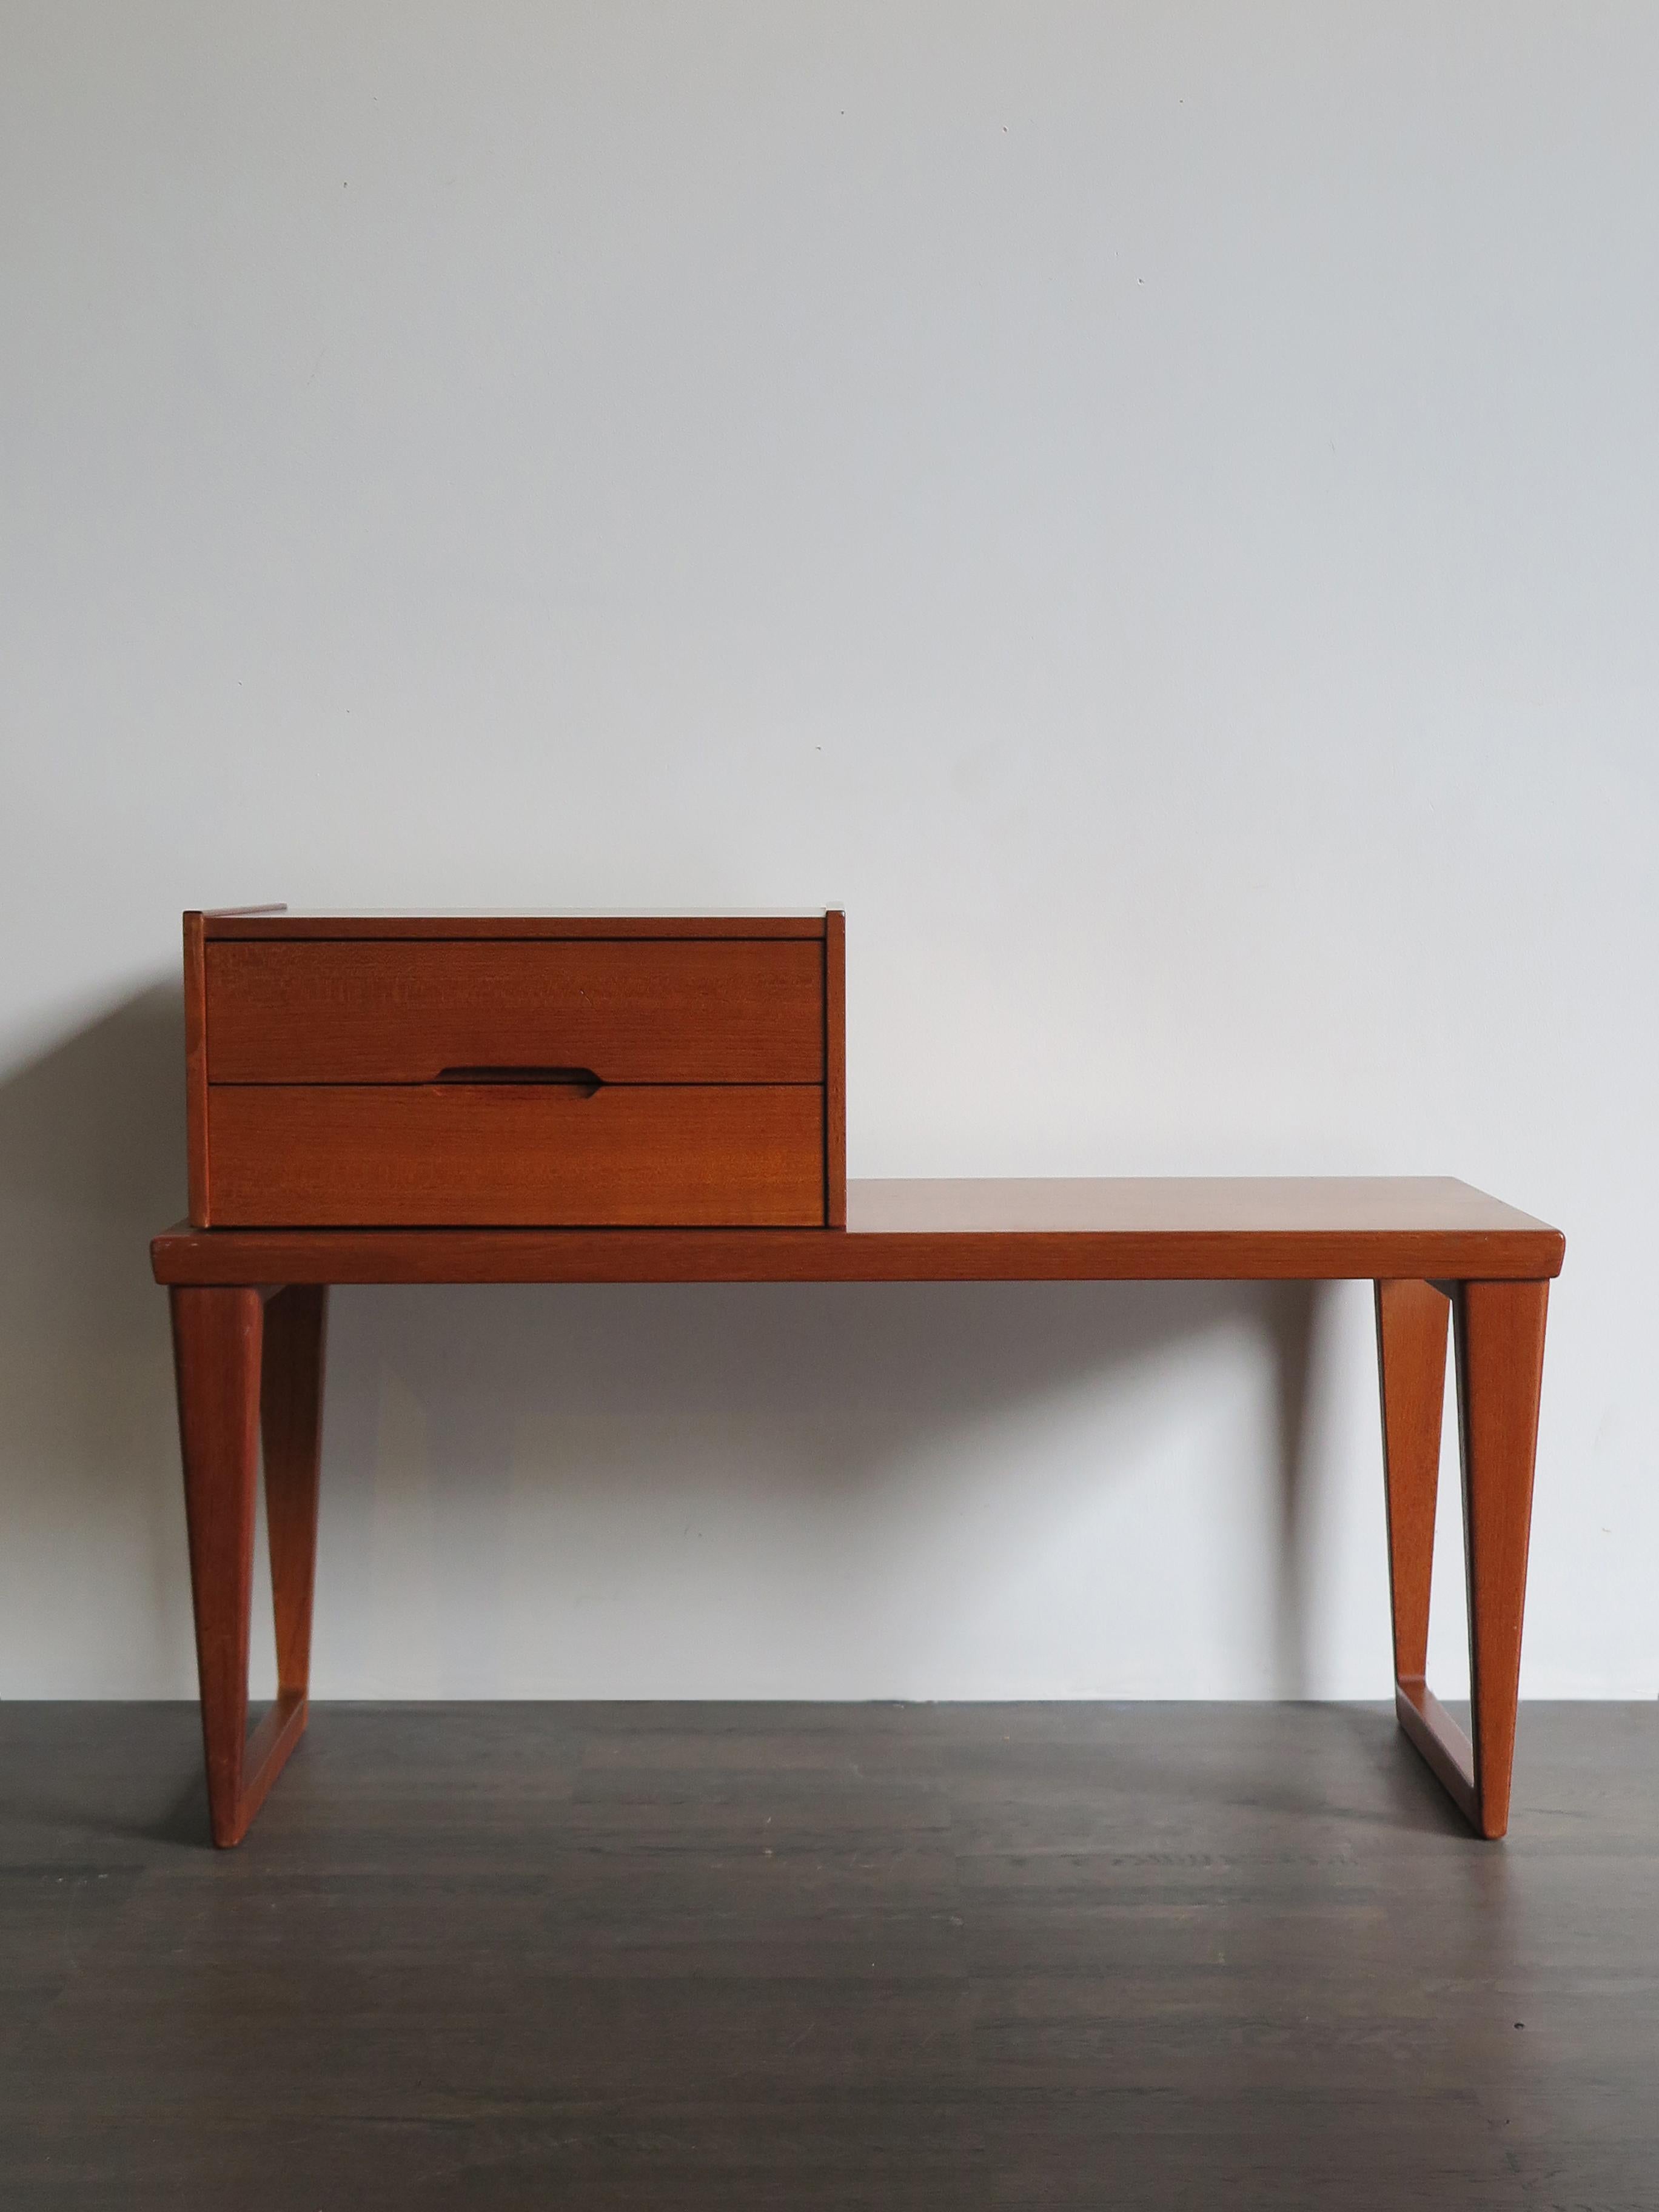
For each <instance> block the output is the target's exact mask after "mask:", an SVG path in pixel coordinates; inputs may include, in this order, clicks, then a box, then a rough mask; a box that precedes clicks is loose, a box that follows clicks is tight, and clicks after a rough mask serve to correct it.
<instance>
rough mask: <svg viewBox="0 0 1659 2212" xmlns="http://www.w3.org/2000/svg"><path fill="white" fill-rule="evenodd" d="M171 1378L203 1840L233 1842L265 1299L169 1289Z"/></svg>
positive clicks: (235, 1292)
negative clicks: (206, 1817) (201, 1755)
mask: <svg viewBox="0 0 1659 2212" xmlns="http://www.w3.org/2000/svg"><path fill="white" fill-rule="evenodd" d="M171 1303H172V1310H173V1370H174V1375H175V1378H176V1380H177V1383H178V1389H179V1451H180V1456H181V1457H182V1459H183V1462H184V1473H185V1520H186V1522H187V1525H188V1528H189V1534H190V1585H191V1601H192V1603H193V1606H194V1608H195V1615H196V1663H197V1673H198V1675H199V1678H200V1683H201V1692H202V1741H203V1747H204V1752H205V1754H206V1759H207V1781H208V1802H209V1806H210V1811H211V1815H212V1822H213V1839H214V1841H215V1842H216V1843H217V1844H234V1843H238V1842H240V1839H241V1834H242V1828H241V1825H240V1819H239V1814H240V1798H241V1790H242V1772H243V1769H242V1757H243V1739H244V1737H245V1735H246V1729H247V1660H248V1624H249V1620H250V1618H251V1601H252V1586H253V1528H254V1510H255V1504H256V1497H255V1486H256V1485H257V1483H258V1474H259V1420H258V1409H259V1364H260V1350H261V1339H262V1334H263V1321H262V1308H263V1304H264V1301H263V1300H262V1299H261V1297H260V1295H259V1293H258V1291H257V1290H252V1289H230V1290H196V1289H180V1290H175V1291H173V1294H172V1301H171Z"/></svg>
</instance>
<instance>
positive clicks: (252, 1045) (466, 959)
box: [205, 939, 824, 1211]
mask: <svg viewBox="0 0 1659 2212" xmlns="http://www.w3.org/2000/svg"><path fill="white" fill-rule="evenodd" d="M823 965H824V963H823V945H822V943H821V942H819V943H814V942H811V941H807V942H789V941H787V940H786V941H781V942H773V941H765V940H760V939H732V940H728V941H725V942H721V941H720V940H718V939H702V940H699V939H692V940H690V941H685V942H678V943H676V942H671V941H666V940H660V941H653V940H650V939H646V940H643V941H637V942H629V941H627V940H613V939H595V940H592V941H589V942H586V943H582V942H578V943H572V944H562V943H536V942H529V941H524V940H516V939H513V940H507V941H505V942H501V943H489V942H461V941H448V940H428V941H425V942H422V941H419V940H416V941H412V942H402V943H398V942H388V941H381V940H377V939H370V940H367V941H364V942H361V943H351V942H345V941H339V942H331V941H326V940H324V941H317V942H282V941H277V942H265V943H259V942H241V941H237V940H230V941H226V942H216V943H211V944H210V945H208V946H207V947H206V992H205V997H206V1017H207V1018H206V1024H205V1026H206V1030H207V1054H208V1067H207V1079H208V1081H209V1082H210V1083H212V1084H221V1083H273V1084H274V1083H288V1084H322V1083H431V1082H433V1081H435V1079H436V1078H437V1077H439V1076H440V1075H441V1074H443V1073H445V1072H446V1071H447V1070H450V1069H459V1068H468V1069H475V1070H477V1069H490V1070H499V1069H507V1068H537V1067H575V1068H591V1069H592V1072H593V1073H594V1074H596V1075H597V1076H599V1078H600V1079H601V1080H602V1081H603V1082H605V1083H606V1084H626V1083H687V1084H726V1083H731V1084H781V1083H814V1084H816V1083H822V1082H823V1070H824V1042H823V1012H824V1006H823V999H824V994H823ZM215 1210H216V1211H217V1208H216V1209H215Z"/></svg>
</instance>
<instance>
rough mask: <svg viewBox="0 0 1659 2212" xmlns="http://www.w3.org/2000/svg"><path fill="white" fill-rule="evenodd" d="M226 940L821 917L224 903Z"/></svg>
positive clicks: (764, 932) (732, 929)
mask: <svg viewBox="0 0 1659 2212" xmlns="http://www.w3.org/2000/svg"><path fill="white" fill-rule="evenodd" d="M204 920H205V925H206V933H207V936H208V938H209V939H210V940H216V939H227V938H250V939H270V938H277V939H282V938H289V939H301V938H331V937H332V938H342V939H356V940H358V941H362V940H365V939H368V940H372V939H376V938H392V939H397V938H433V939H443V938H501V937H526V938H590V937H644V938H662V939H674V938H685V937H712V938H745V937H747V938H757V939H776V938H821V937H822V936H823V915H821V914H800V915H788V914H746V915H745V914H736V915H734V914H705V915H690V914H657V915H640V914H339V913H325V912H318V913H308V912H307V911H306V910H305V909H304V908H294V907H282V908H242V909H238V910H233V909H230V908H225V909H223V910H222V911H220V912H217V913H210V914H208V915H206V916H205V917H204Z"/></svg>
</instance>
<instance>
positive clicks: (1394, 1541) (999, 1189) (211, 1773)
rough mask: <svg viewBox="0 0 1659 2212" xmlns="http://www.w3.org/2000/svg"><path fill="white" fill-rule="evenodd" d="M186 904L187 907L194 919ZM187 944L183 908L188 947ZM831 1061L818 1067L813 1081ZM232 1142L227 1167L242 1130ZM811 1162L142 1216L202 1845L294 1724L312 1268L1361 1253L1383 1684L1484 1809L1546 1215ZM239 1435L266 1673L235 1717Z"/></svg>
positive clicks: (566, 1278) (498, 1278) (1363, 1192)
mask: <svg viewBox="0 0 1659 2212" xmlns="http://www.w3.org/2000/svg"><path fill="white" fill-rule="evenodd" d="M193 919H194V920H195V921H196V922H197V925H198V930H199V924H200V917H199V916H198V917H194V918H193ZM818 932H819V935H820V937H822V936H823V922H822V921H820V922H819V924H818ZM187 941H188V926H187ZM199 944H200V939H199V934H198V939H197V945H198V951H199ZM500 1072H501V1071H500V1070H498V1069H483V1070H479V1069H466V1070H464V1071H463V1073H467V1074H472V1075H488V1076H498V1075H499V1074H500ZM548 1073H550V1074H553V1075H557V1076H560V1077H564V1076H567V1075H568V1074H569V1073H571V1071H568V1070H565V1069H562V1068H560V1069H554V1070H550V1071H548ZM577 1073H582V1074H586V1073H587V1071H586V1069H584V1070H581V1071H577ZM193 1080H194V1078H193ZM201 1080H202V1082H203V1083H204V1084H205V1081H206V1076H205V1071H203V1072H202V1073H201ZM594 1080H595V1081H596V1082H597V1080H598V1079H597V1077H595V1078H594ZM820 1080H821V1082H822V1080H823V1079H822V1078H821V1079H820ZM834 1083H835V1077H834V1075H833V1073H832V1075H831V1077H830V1079H829V1094H828V1095H829V1097H831V1098H832V1099H833V1097H834ZM431 1087H432V1088H434V1089H435V1088H436V1087H437V1086H435V1085H434V1086H431ZM236 1103H239V1105H240V1102H236ZM255 1103H257V1102H255ZM571 1110H572V1111H574V1110H575V1109H574V1108H573V1109H571ZM831 1110H833V1109H831ZM236 1134H237V1137H238V1141H240V1132H237V1133H236ZM249 1141H250V1144H252V1139H250V1140H249ZM245 1157H246V1161H247V1163H248V1164H249V1166H248V1170H247V1171H248V1172H250V1173H252V1172H253V1171H254V1170H256V1169H257V1167H258V1154H257V1152H256V1151H255V1150H252V1149H251V1150H249V1151H248V1152H247V1153H246V1156H245ZM195 1165H196V1161H195V1158H194V1153H193V1155H192V1169H194V1167H195ZM814 1172H816V1170H814ZM834 1176H835V1163H834V1158H833V1145H832V1152H831V1166H830V1177H831V1188H832V1196H831V1198H830V1199H829V1201H828V1206H829V1212H828V1214H827V1217H826V1215H825V1214H823V1213H820V1215H819V1217H818V1218H819V1225H813V1226H805V1227H787V1226H786V1227H745V1228H671V1229H665V1228H649V1227H635V1228H629V1227H607V1228H574V1227H572V1228H554V1229H546V1228H524V1227H519V1228H468V1227H428V1228H410V1227H404V1228H387V1229H352V1228H317V1227H300V1228H257V1227H206V1228H203V1227H191V1226H189V1225H181V1226H179V1228H177V1229H173V1230H170V1231H167V1234H166V1235H164V1236H161V1237H157V1238H156V1239H155V1243H154V1245H153V1246H152V1248H151V1249H152V1257H153V1262H154V1267H155V1278H156V1280H157V1281H158V1282H160V1283H163V1284H166V1285H167V1286H168V1289H169V1291H170V1292H171V1297H172V1309H173V1346H174V1353H175V1359H176V1364H177V1370H178V1383H179V1431H180V1437H181V1442H182V1447H183V1455H184V1468H185V1504H186V1508H187V1512H188V1518H189V1525H190V1556H191V1589H192V1592H193V1596H194V1602H195V1611H196V1642H197V1660H198V1663H199V1668H200V1674H201V1691H202V1724H203V1734H204V1740H205V1745H206V1753H207V1775H208V1795H209V1802H210V1810H211V1817H212V1825H213V1838H214V1841H215V1842H216V1843H217V1844H235V1843H239V1842H240V1840H241V1838H242V1837H243V1836H244V1835H245V1834H246V1832H247V1828H248V1826H249V1823H250V1822H251V1821H252V1819H253V1816H254V1814H256V1813H257V1812H258V1808H259V1806H260V1804H261V1802H263V1800H264V1796H265V1793H266V1791H267V1790H269V1789H270V1785H271V1784H272V1782H273V1781H274V1780H275V1778H276V1775H277V1773H278V1772H279V1771H280V1770H281V1768H282V1766H283V1762H284V1760H285V1759H287V1757H288V1755H289V1753H290V1752H291V1751H292V1750H293V1748H294V1746H295V1743H296V1742H297V1741H298V1740H299V1738H300V1735H301V1731H302V1730H303V1729H304V1727H305V1723H306V1709H307V1680H308V1675H309V1665H310V1647H311V1613H312V1589H313V1571H314V1566H315V1559H316V1541H317V1495H318V1466H319V1438H320V1423H321V1413H322V1395H323V1346H324V1331H325V1299H326V1295H327V1286H328V1285H330V1284H331V1283H807V1282H842V1283H846V1282H1124V1281H1148V1282H1150V1281H1164V1282H1170V1281H1283V1280H1287V1279H1288V1280H1300V1281H1330V1280H1335V1279H1354V1278H1359V1279H1369V1280H1370V1281H1371V1282H1373V1283H1374V1284H1375V1285H1376V1322H1377V1346H1378V1355H1379V1360H1380V1366H1381V1382H1382V1402H1383V1462H1384V1474H1385V1490H1386V1501H1387V1527H1388V1545H1389V1577H1390V1588H1391V1595H1392V1605H1393V1614H1394V1657H1395V1709H1396V1711H1397V1712H1398V1715H1399V1718H1400V1723H1401V1727H1402V1728H1403V1729H1405V1731H1406V1733H1407V1735H1408V1736H1409V1737H1410V1739H1411V1741H1413V1743H1414V1744H1415V1745H1416V1747H1417V1748H1418V1750H1419V1752H1420V1753H1422V1755H1423V1757H1424V1759H1425V1760H1426V1761H1427V1762H1428V1765H1429V1766H1430V1767H1431V1769H1432V1771H1434V1773H1435V1774H1436V1775H1437V1777H1438V1778H1439V1780H1440V1781H1441V1783H1442V1784H1443V1785H1444V1787H1445V1789H1446V1790H1447V1791H1448V1792H1449V1795H1450V1796H1451V1797H1452V1798H1453V1799H1454V1801H1455V1803H1456V1804H1457V1806H1458V1807H1459V1808H1460V1809H1461V1810H1462V1813H1463V1814H1465V1816H1466V1817H1467V1818H1468V1820H1469V1822H1470V1823H1471V1825H1472V1826H1474V1828H1475V1830H1476V1831H1477V1832H1479V1833H1480V1834H1481V1835H1483V1836H1501V1835H1502V1834H1503V1833H1504V1830H1505V1828H1506V1826H1507V1825H1508V1820H1509V1803H1510V1769H1511V1765H1512V1761H1513V1756H1514V1749H1515V1723H1516V1694H1517V1688H1518V1680H1519V1668H1520V1658H1521V1620H1522V1604H1523V1601H1524V1597H1525V1590H1526V1576H1527V1540H1528V1526H1529V1522H1530V1519H1531V1510H1532V1486H1533V1461H1534V1449H1535V1444H1536V1437H1537V1423H1538V1399H1539V1387H1540V1382H1541V1374H1542V1369H1543V1358H1544V1316H1545V1309H1546V1305H1547V1299H1548V1295H1549V1283H1550V1279H1551V1278H1552V1277H1553V1276H1554V1275H1556V1274H1557V1273H1559V1271H1560V1267H1561V1261H1562V1255H1563V1251H1564V1240H1563V1238H1562V1237H1561V1235H1560V1233H1559V1231H1556V1230H1553V1229H1551V1228H1548V1227H1547V1226H1546V1225H1544V1224H1543V1223H1542V1222H1541V1221H1535V1220H1534V1219H1532V1218H1530V1217H1529V1216H1528V1215H1527V1214H1524V1213H1519V1212H1516V1211H1515V1210H1514V1209H1513V1208H1511V1207H1510V1206H1504V1205H1501V1204H1500V1203H1499V1202H1498V1200H1495V1199H1492V1198H1487V1197H1486V1196H1485V1195H1484V1194H1482V1193H1480V1191H1477V1190H1473V1189H1471V1188H1469V1187H1468V1185H1467V1184H1466V1183H1462V1182H1451V1181H1437V1180H1416V1179H1407V1178H1394V1177H1389V1178H1386V1179H1375V1180H1357V1181H1346V1180H1336V1179H1323V1178H1320V1179H1308V1180H1301V1179H1297V1180H1285V1181H1279V1180H1255V1179H1248V1180H1227V1181H1179V1180H1167V1181H1166V1180H1155V1181H1090V1182H862V1183H860V1182H854V1183H852V1184H851V1185H848V1186H844V1190H845V1195H844V1207H845V1226H844V1227H842V1226H840V1225H836V1219H835V1215H836V1212H838V1211H839V1209H840V1206H841V1205H842V1202H843V1201H842V1192H841V1189H840V1188H836V1187H835V1184H834ZM800 1188H805V1183H804V1182H803V1183H802V1184H801V1185H800ZM198 1218H199V1217H198ZM1449 1322H1451V1323H1454V1324H1455V1345H1456V1358H1457V1384H1458V1396H1459V1407H1460V1413H1461V1420H1460V1432H1461V1436H1462V1477H1463V1480H1462V1489H1463V1516H1464V1523H1463V1525H1464V1536H1465V1547H1466V1552H1467V1559H1468V1591H1469V1646H1470V1668H1471V1674H1472V1704H1473V1714H1474V1721H1473V1741H1470V1740H1469V1738H1468V1737H1466V1736H1465V1735H1464V1734H1463V1732H1462V1729H1459V1728H1458V1727H1457V1725H1456V1723H1455V1722H1454V1721H1453V1720H1452V1719H1451V1718H1450V1717H1449V1716H1448V1715H1447V1713H1446V1712H1445V1711H1443V1708H1442V1707H1441V1706H1440V1705H1439V1704H1438V1703H1437V1701H1436V1699H1435V1698H1434V1697H1433V1695H1432V1693H1431V1692H1430V1690H1429V1687H1428V1685H1427V1683H1426V1681H1425V1679H1424V1674H1425V1665H1426V1656H1427V1648H1428V1621H1429V1582H1430V1570H1431V1562H1432V1555H1433V1543H1434V1514H1435V1498H1436V1492H1437V1486H1438V1480H1439V1462H1440V1431H1441V1414H1442V1407H1443V1392H1444V1387H1445V1374H1446V1347H1447V1336H1448V1323H1449ZM262 1437H263V1444H264V1482H265V1501H266V1516H267V1526H268V1532H269V1538H270V1567H271V1582H272V1588H273V1594H274V1598H275V1610H276V1657H277V1680H278V1689H277V1695H276V1703H275V1704H274V1705H272V1707H271V1709H270V1711H269V1712H268V1713H267V1714H266V1716H265V1717H264V1720H263V1721H262V1722H261V1723H260V1724H259V1726H258V1729H257V1730H256V1731H255V1732H254V1734H253V1735H252V1737H251V1738H250V1737H249V1736H248V1735H247V1732H246V1723H247V1705H248V1696H247V1661H248V1623H249V1614H250V1608H251V1599H252V1572H253V1541H254V1513H255V1499H256V1484H257V1480H258V1468H259V1463H260V1456H261V1451H260V1447H261V1438H262Z"/></svg>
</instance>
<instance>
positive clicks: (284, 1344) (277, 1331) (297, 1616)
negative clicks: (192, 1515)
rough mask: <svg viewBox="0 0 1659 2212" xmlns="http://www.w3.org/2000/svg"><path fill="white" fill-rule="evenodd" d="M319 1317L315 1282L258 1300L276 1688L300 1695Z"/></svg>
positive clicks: (324, 1317) (312, 1528)
mask: <svg viewBox="0 0 1659 2212" xmlns="http://www.w3.org/2000/svg"><path fill="white" fill-rule="evenodd" d="M327 1321H328V1291H327V1290H326V1288H325V1287H324V1286H323V1285H320V1284H315V1283H296V1284H295V1285H292V1286H291V1287H290V1288H289V1289H288V1290H283V1291H277V1292H276V1294H275V1295H274V1296H273V1297H270V1298H269V1299H268V1300H267V1301H266V1304H265V1310H264V1360H263V1365H262V1373H261V1380H260V1389H259V1427H260V1436H261V1440H262V1443H263V1444H264V1467H265V1529H266V1534H267V1536H268V1538H269V1540H270V1595H271V1607H272V1612H273V1613H274V1615H275V1620H276V1686H277V1690H278V1692H279V1695H281V1696H283V1697H293V1698H297V1699H301V1701H303V1700H304V1699H305V1698H306V1696H307V1692H308V1691H309V1688H310V1684H311V1616H312V1604H313V1593H314V1590H315V1587H316V1579H317V1506H318V1498H319V1486H320V1480H321V1471H322V1443H323V1373H324V1358H325V1338H326V1332H327Z"/></svg>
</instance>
